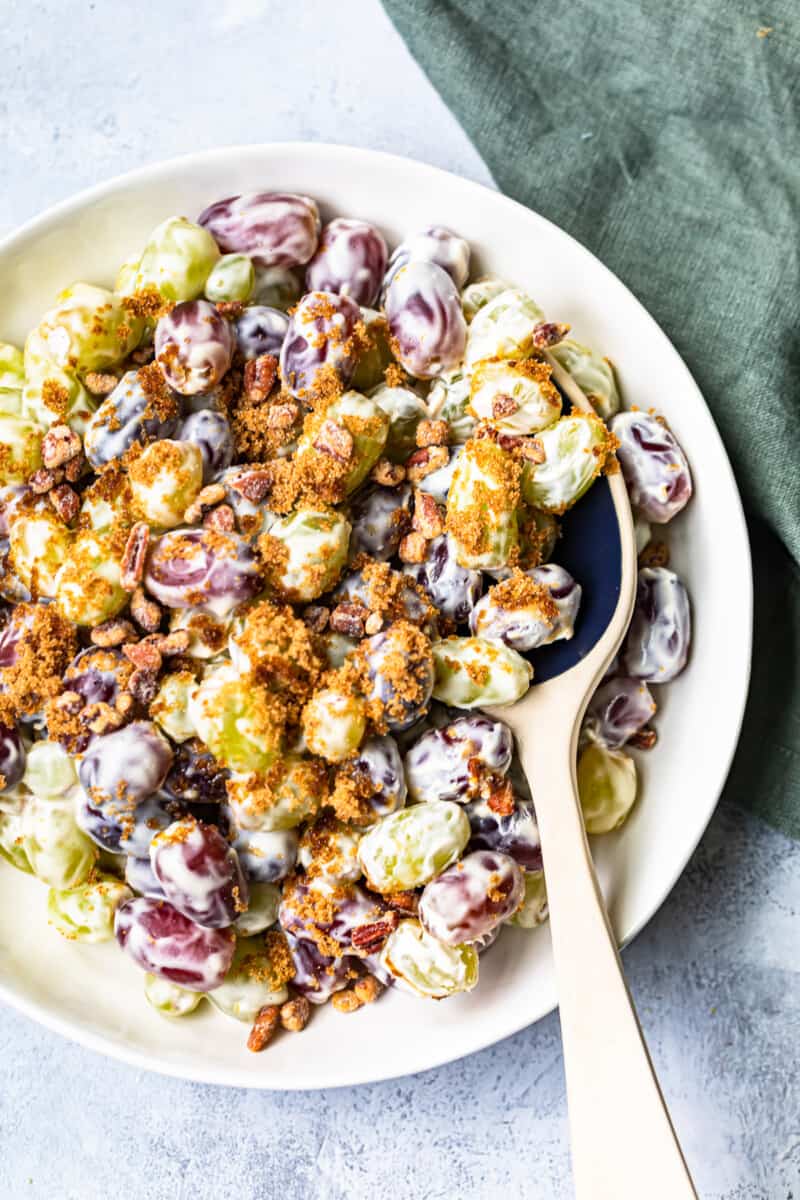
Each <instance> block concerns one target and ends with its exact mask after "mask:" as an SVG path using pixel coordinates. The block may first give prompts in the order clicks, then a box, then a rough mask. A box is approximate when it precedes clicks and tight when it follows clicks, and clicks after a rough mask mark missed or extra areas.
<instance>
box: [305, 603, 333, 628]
mask: <svg viewBox="0 0 800 1200" xmlns="http://www.w3.org/2000/svg"><path fill="white" fill-rule="evenodd" d="M330 615H331V612H330V609H329V608H326V607H325V605H324V604H309V606H308V608H307V609H305V611H304V612H303V620H304V621H305V623H306V625H308V627H309V629H313V631H314V633H323V632H324V631H325V629H326V628H327V626H328V618H329V617H330Z"/></svg>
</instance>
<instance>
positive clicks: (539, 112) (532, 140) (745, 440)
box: [384, 0, 800, 837]
mask: <svg viewBox="0 0 800 1200" xmlns="http://www.w3.org/2000/svg"><path fill="white" fill-rule="evenodd" d="M384 3H385V7H386V9H387V10H388V12H389V15H390V16H391V18H392V20H393V21H394V23H395V25H396V26H397V28H398V30H399V31H400V33H401V34H402V36H403V37H404V38H405V39H406V41H407V42H408V44H409V46H410V48H411V50H412V52H413V54H414V55H415V56H416V58H417V59H418V60H419V62H420V63H421V65H422V66H423V68H424V69H425V71H426V72H427V73H428V75H429V76H430V78H431V81H432V82H433V84H434V85H435V86H436V87H437V88H438V90H439V91H440V92H441V94H442V96H443V97H444V99H445V101H446V102H447V104H449V105H450V107H451V108H452V109H453V111H454V112H455V114H456V115H457V116H458V118H459V119H460V120H461V122H462V124H463V126H464V128H465V129H466V131H467V132H468V134H469V135H470V136H471V137H472V139H473V141H474V143H475V145H476V147H477V148H478V150H479V151H480V152H481V154H482V155H483V157H484V159H485V160H486V162H487V164H488V166H489V168H490V169H491V171H492V173H493V175H494V178H495V180H496V181H497V183H498V184H499V186H500V188H501V189H502V190H503V191H504V192H506V193H507V194H508V195H510V196H513V197H515V199H517V200H520V201H522V203H523V204H527V205H529V206H530V207H531V208H534V209H536V210H537V211H538V212H540V213H543V214H544V215H545V216H547V217H549V218H550V219H551V220H552V221H555V222H556V224H558V225H560V226H561V227H562V228H563V229H566V230H567V231H568V232H569V233H571V234H573V235H574V236H575V237H576V238H577V239H578V240H579V241H581V242H582V243H583V244H584V245H585V246H588V247H589V249H590V250H592V251H593V252H594V253H595V254H596V255H597V256H598V257H599V258H600V259H602V261H603V262H604V263H606V264H607V266H609V267H610V268H611V270H612V271H614V272H615V273H616V274H617V275H619V276H620V278H621V279H623V280H624V282H625V283H626V284H628V286H629V287H630V288H631V289H632V291H633V292H634V293H635V294H636V295H637V296H638V297H639V299H640V300H641V301H642V302H643V303H644V304H645V306H646V307H647V308H648V309H649V311H650V312H651V313H652V314H653V316H654V317H655V318H656V320H657V321H658V322H659V323H660V324H661V326H662V327H663V328H664V329H665V330H666V332H667V334H668V335H669V336H670V338H671V339H672V341H673V342H674V343H675V345H676V346H677V347H678V349H679V351H680V352H681V354H682V355H683V357H684V359H685V360H686V362H687V363H688V365H689V367H690V369H691V371H692V373H693V374H694V377H695V379H696V380H697V382H698V384H699V385H700V388H701V389H702V391H703V394H704V396H705V398H706V400H707V401H708V403H709V405H710V406H711V409H712V411H713V413H714V416H715V418H716V421H717V423H718V425H719V428H720V430H721V432H722V435H723V438H724V439H725V443H726V445H727V448H728V452H729V454H730V457H731V460H732V462H733V466H734V470H735V472H736V477H737V479H738V481H739V486H740V488H741V491H742V496H743V499H744V504H745V508H746V510H747V514H748V520H749V527H750V536H751V541H752V547H753V556H754V569H755V647H754V660H753V679H752V684H751V690H750V699H749V702H748V707H747V713H746V716H745V724H744V732H743V735H742V739H741V742H740V745H739V749H738V751H737V755H736V759H735V762H734V766H733V768H732V771H731V775H730V778H729V780H728V784H727V788H726V792H725V795H726V797H727V799H729V800H732V801H735V802H737V803H740V804H743V805H746V806H747V807H749V808H751V809H752V810H753V811H754V812H757V813H759V814H760V815H761V816H763V817H764V818H766V819H767V820H768V821H769V822H770V823H772V824H774V825H775V826H777V827H778V828H780V829H782V830H784V831H785V832H786V833H789V834H791V835H792V836H794V837H800V694H798V686H797V684H798V678H799V677H800V671H799V670H798V645H799V644H800V574H799V573H798V564H800V421H799V420H798V417H799V415H800V413H799V411H798V410H799V409H800V5H798V4H797V0H778V2H775V3H769V2H765V4H764V7H763V8H758V7H756V6H755V4H753V3H752V2H751V0H745V2H744V3H741V4H740V3H735V2H734V0H730V2H729V0H706V2H705V3H703V4H698V3H697V2H696V0H613V2H612V3H607V4H603V3H601V0H574V2H573V3H570V4H567V5H553V4H545V3H543V2H542V0H533V2H528V3H525V0H522V2H520V0H384ZM695 467H696V469H700V470H702V467H701V465H700V464H695ZM719 619H720V620H722V621H724V619H725V614H724V613H720V615H719ZM736 636H737V631H736V630H735V629H732V630H731V637H732V638H735V637H736Z"/></svg>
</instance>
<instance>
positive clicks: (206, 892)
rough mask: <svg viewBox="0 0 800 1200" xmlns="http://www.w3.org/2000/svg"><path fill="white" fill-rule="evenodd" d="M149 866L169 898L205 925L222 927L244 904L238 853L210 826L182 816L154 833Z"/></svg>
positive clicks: (245, 895)
mask: <svg viewBox="0 0 800 1200" xmlns="http://www.w3.org/2000/svg"><path fill="white" fill-rule="evenodd" d="M150 865H151V866H152V868H153V874H154V875H155V877H156V879H157V880H158V882H159V883H160V884H161V886H162V888H163V889H164V893H165V895H166V897H167V899H168V900H169V902H170V903H171V904H172V905H173V906H174V907H175V908H177V910H178V912H181V913H183V914H184V916H186V917H190V918H191V919H192V920H193V921H196V922H197V924H198V925H202V926H203V927H204V928H206V929H224V928H226V926H228V925H232V924H233V922H234V921H235V920H236V917H237V915H238V914H239V913H240V912H243V911H244V910H245V909H246V908H247V901H248V896H249V892H248V887H247V880H246V879H245V876H244V872H243V871H242V868H241V865H240V863H239V856H238V854H237V853H236V851H235V850H234V848H233V847H232V846H230V845H228V843H227V842H226V840H225V838H224V837H223V836H222V834H221V833H220V832H219V830H218V829H215V828H214V826H213V825H204V824H202V823H201V822H199V821H194V820H192V819H191V818H188V817H185V818H183V819H182V820H179V821H175V822H174V823H173V824H172V825H170V826H169V827H168V828H167V829H165V830H163V831H162V832H161V833H159V834H157V835H156V837H155V838H154V839H153V841H152V843H151V846H150Z"/></svg>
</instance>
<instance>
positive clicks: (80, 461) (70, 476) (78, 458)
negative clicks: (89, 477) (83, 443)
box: [64, 450, 86, 483]
mask: <svg viewBox="0 0 800 1200" xmlns="http://www.w3.org/2000/svg"><path fill="white" fill-rule="evenodd" d="M85 466H86V455H85V454H84V453H83V451H82V450H81V452H80V454H76V455H75V457H74V458H71V459H70V460H69V462H66V463H64V478H65V479H66V481H67V483H77V482H78V480H79V479H80V477H81V475H82V474H83V471H84V467H85Z"/></svg>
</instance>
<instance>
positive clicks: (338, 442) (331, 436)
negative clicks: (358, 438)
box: [314, 420, 355, 463]
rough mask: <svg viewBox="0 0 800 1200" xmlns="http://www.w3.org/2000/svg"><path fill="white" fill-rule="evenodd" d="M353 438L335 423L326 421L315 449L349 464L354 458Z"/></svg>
mask: <svg viewBox="0 0 800 1200" xmlns="http://www.w3.org/2000/svg"><path fill="white" fill-rule="evenodd" d="M354 444H355V443H354V442H353V438H352V436H351V434H350V433H348V431H347V430H346V429H344V428H343V427H342V426H341V425H337V424H336V422H335V421H330V420H325V421H323V422H322V424H321V425H320V427H319V432H318V433H317V436H316V438H315V439H314V449H315V450H319V451H321V452H322V453H323V454H328V455H330V457H331V458H335V459H336V461H337V462H340V463H348V462H350V459H351V458H352V457H353V448H354Z"/></svg>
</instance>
